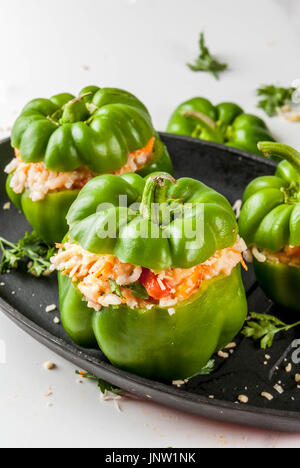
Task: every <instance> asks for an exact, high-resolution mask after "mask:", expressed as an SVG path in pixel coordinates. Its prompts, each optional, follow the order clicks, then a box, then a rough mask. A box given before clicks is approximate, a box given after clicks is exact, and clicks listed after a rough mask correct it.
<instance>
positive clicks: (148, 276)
mask: <svg viewBox="0 0 300 468" xmlns="http://www.w3.org/2000/svg"><path fill="white" fill-rule="evenodd" d="M140 282H141V283H142V285H143V286H144V287H145V288H146V291H147V293H148V294H149V296H150V297H152V298H153V299H156V300H159V299H162V298H163V297H168V296H170V293H171V289H170V287H169V286H168V285H167V283H166V282H165V281H162V280H158V276H157V275H156V274H155V273H153V272H152V271H151V270H148V268H143V272H142V274H141V277H140Z"/></svg>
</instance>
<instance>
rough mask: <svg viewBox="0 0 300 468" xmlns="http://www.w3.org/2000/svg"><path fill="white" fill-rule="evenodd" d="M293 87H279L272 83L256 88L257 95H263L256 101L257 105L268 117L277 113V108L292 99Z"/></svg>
mask: <svg viewBox="0 0 300 468" xmlns="http://www.w3.org/2000/svg"><path fill="white" fill-rule="evenodd" d="M295 91H296V89H295V88H281V87H277V86H274V85H267V86H262V87H261V88H258V89H257V91H256V93H257V96H261V97H263V99H261V100H260V101H259V102H258V105H257V107H259V108H260V109H263V110H264V111H265V113H266V114H267V115H268V116H269V117H273V116H274V115H277V109H278V108H281V107H283V106H285V105H287V104H289V103H290V102H291V101H292V97H293V93H294V92H295Z"/></svg>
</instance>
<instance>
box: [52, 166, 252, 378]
mask: <svg viewBox="0 0 300 468" xmlns="http://www.w3.org/2000/svg"><path fill="white" fill-rule="evenodd" d="M120 195H122V196H124V195H125V196H126V197H127V200H126V205H125V200H124V199H123V206H121V207H120V206H119V203H120V200H119V196H120ZM153 202H155V203H158V204H159V205H158V206H159V207H160V208H161V212H160V210H159V212H158V213H159V214H157V212H156V211H155V210H154V208H153ZM162 207H163V208H162ZM199 207H200V209H199ZM184 209H187V214H186V216H184V217H182V216H178V214H179V213H181V214H182V210H184ZM153 210H154V212H153ZM166 214H167V215H168V216H170V217H169V218H168V216H166ZM202 216H203V217H202ZM114 219H117V229H116V230H115V231H114V235H111V233H110V234H109V235H108V236H107V237H105V236H104V235H103V233H104V232H106V230H107V232H108V227H109V225H110V223H111V221H112V220H114ZM167 219H168V221H166V220H167ZM199 219H200V222H201V228H203V232H202V235H201V236H200V237H198V235H197V232H196V230H197V229H196V230H194V228H195V227H196V228H197V226H198V225H197V222H198V220H199ZM204 220H205V222H204ZM68 222H69V225H70V232H69V235H68V237H69V238H70V240H71V241H72V242H75V243H78V244H79V245H80V246H81V247H83V248H84V249H86V250H87V251H89V252H91V253H95V254H99V255H104V254H112V255H114V256H116V257H117V258H118V259H119V260H121V261H122V262H124V263H126V262H128V263H131V264H134V265H138V266H143V267H144V268H148V269H151V270H153V271H155V272H159V271H161V270H164V269H167V268H171V267H178V268H190V267H192V266H195V265H197V264H200V263H203V262H204V261H206V260H207V259H208V258H210V257H211V256H212V255H213V254H214V253H215V252H216V251H217V250H221V249H224V248H227V247H231V246H232V245H234V243H235V241H236V238H237V234H238V229H237V222H236V219H235V216H234V213H233V211H232V208H231V206H230V204H229V202H228V201H227V200H226V199H225V198H224V197H223V196H222V195H220V194H218V193H217V192H215V191H214V190H212V189H210V188H209V187H207V186H205V185H204V184H203V183H201V182H199V181H196V180H193V179H188V178H185V179H180V180H178V181H177V182H176V183H175V181H174V180H172V179H171V178H170V176H168V175H166V174H162V173H160V174H153V175H151V176H150V177H147V178H146V179H143V178H142V177H140V176H139V175H138V174H124V175H122V176H120V177H116V176H114V175H104V176H99V177H97V178H95V179H93V180H91V181H90V182H89V183H88V184H87V185H86V186H85V187H84V188H83V190H82V191H81V192H80V194H79V196H78V198H77V200H76V201H75V202H74V204H73V205H72V207H71V209H70V211H69V214H68ZM145 228H148V229H146V231H145ZM188 228H190V229H188ZM191 228H193V229H191ZM145 232H147V233H150V235H148V236H145V235H144V233H145ZM154 233H155V234H154ZM198 234H199V233H198ZM191 242H192V243H193V244H191ZM59 291H60V309H61V317H62V323H63V326H64V328H65V330H66V331H67V333H68V334H69V336H70V337H71V338H72V339H73V340H74V341H75V342H76V343H77V344H79V345H81V346H84V347H93V346H94V345H95V342H97V343H98V345H99V347H100V348H101V350H102V351H103V352H104V354H105V355H106V356H107V357H108V359H109V360H110V361H111V362H112V363H113V364H114V365H116V366H117V367H120V368H122V369H126V370H128V371H131V372H135V373H138V374H140V375H143V376H145V377H150V378H157V379H162V380H172V379H181V378H186V377H191V376H192V375H195V374H197V373H198V372H199V371H200V370H201V369H202V368H203V367H204V366H205V364H206V363H207V361H208V360H209V358H210V357H211V355H212V354H213V353H214V352H215V351H218V350H219V349H221V348H223V347H224V346H225V345H226V344H228V343H229V342H230V341H231V340H232V338H233V337H234V336H235V335H236V334H237V333H238V332H239V330H240V329H241V327H242V325H243V323H244V320H245V318H246V314H247V301H246V297H245V291H244V287H243V284H242V280H241V273H240V266H237V267H236V268H234V270H233V271H232V273H231V275H230V276H226V275H223V274H220V275H219V276H217V277H215V278H213V279H210V280H205V281H203V282H202V283H201V286H200V288H199V290H198V291H197V292H196V293H195V294H194V295H192V296H190V297H189V298H188V299H186V300H184V301H182V302H179V303H177V305H176V306H175V307H174V313H173V314H171V315H170V313H169V311H168V308H161V307H159V306H158V305H156V306H154V307H153V308H152V309H150V310H149V309H147V308H130V307H128V306H127V305H124V304H123V305H121V306H110V307H103V308H102V309H101V310H100V312H97V311H95V310H93V309H89V308H88V306H87V304H86V302H84V301H83V296H82V294H81V292H79V289H78V288H77V286H76V283H75V284H74V283H72V281H71V280H70V278H69V277H67V276H65V275H62V274H61V273H59Z"/></svg>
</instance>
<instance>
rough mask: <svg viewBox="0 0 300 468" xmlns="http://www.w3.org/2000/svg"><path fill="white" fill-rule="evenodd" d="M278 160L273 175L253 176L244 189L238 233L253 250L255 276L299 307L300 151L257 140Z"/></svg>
mask: <svg viewBox="0 0 300 468" xmlns="http://www.w3.org/2000/svg"><path fill="white" fill-rule="evenodd" d="M259 147H260V150H261V151H263V152H264V153H265V154H266V155H267V156H268V155H275V156H277V157H280V158H281V159H285V160H284V161H282V162H281V163H280V164H279V165H278V168H277V171H276V174H275V176H264V177H259V178H257V179H255V180H253V181H252V182H251V183H250V184H249V185H248V187H247V188H246V191H245V193H244V198H243V201H244V205H243V208H242V211H241V215H240V219H239V227H240V233H241V235H242V236H243V238H244V240H245V242H246V243H247V245H248V246H249V249H250V251H251V252H252V254H253V263H254V269H255V273H256V276H257V280H258V282H259V284H260V285H261V287H262V288H263V290H264V291H265V292H266V294H267V295H268V296H269V297H270V298H271V299H272V300H273V301H274V302H276V303H278V304H280V305H282V306H284V307H288V308H291V309H294V310H297V311H300V153H298V152H297V151H296V150H294V149H293V148H291V147H289V146H287V145H282V144H280V143H272V142H262V143H259Z"/></svg>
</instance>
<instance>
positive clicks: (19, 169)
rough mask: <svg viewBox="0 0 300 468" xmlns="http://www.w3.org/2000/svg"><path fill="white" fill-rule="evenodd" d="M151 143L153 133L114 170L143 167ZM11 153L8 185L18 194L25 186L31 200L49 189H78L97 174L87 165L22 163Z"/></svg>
mask: <svg viewBox="0 0 300 468" xmlns="http://www.w3.org/2000/svg"><path fill="white" fill-rule="evenodd" d="M154 143H155V138H154V137H153V138H151V139H150V140H149V142H148V144H147V146H145V148H142V149H140V150H138V151H134V152H132V153H130V154H129V155H128V160H127V163H126V164H125V166H123V167H122V168H121V169H120V170H119V171H116V172H115V174H116V175H122V174H124V173H126V172H136V171H138V170H141V169H142V168H143V167H145V166H146V165H147V164H148V162H149V161H150V160H151V158H152V156H153V150H154ZM15 154H16V157H15V158H14V159H13V160H12V161H11V162H10V163H9V164H8V165H7V166H6V168H5V172H6V173H7V174H12V178H11V181H10V187H11V188H12V190H13V191H14V192H15V193H18V194H21V193H23V192H24V191H25V190H26V189H29V192H30V198H31V200H32V201H35V202H36V201H40V200H43V199H44V198H45V197H46V195H47V194H48V193H50V192H58V191H62V190H77V189H78V190H81V189H82V188H83V187H84V185H85V184H86V183H87V182H88V181H89V180H91V179H93V178H94V177H96V176H97V175H98V174H96V173H94V172H92V171H90V169H88V168H87V167H81V168H79V169H76V170H75V171H70V172H55V171H50V170H49V169H47V168H46V166H45V164H44V163H42V162H40V163H29V164H28V163H25V162H24V161H23V160H22V158H21V156H20V153H19V151H18V150H15Z"/></svg>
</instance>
